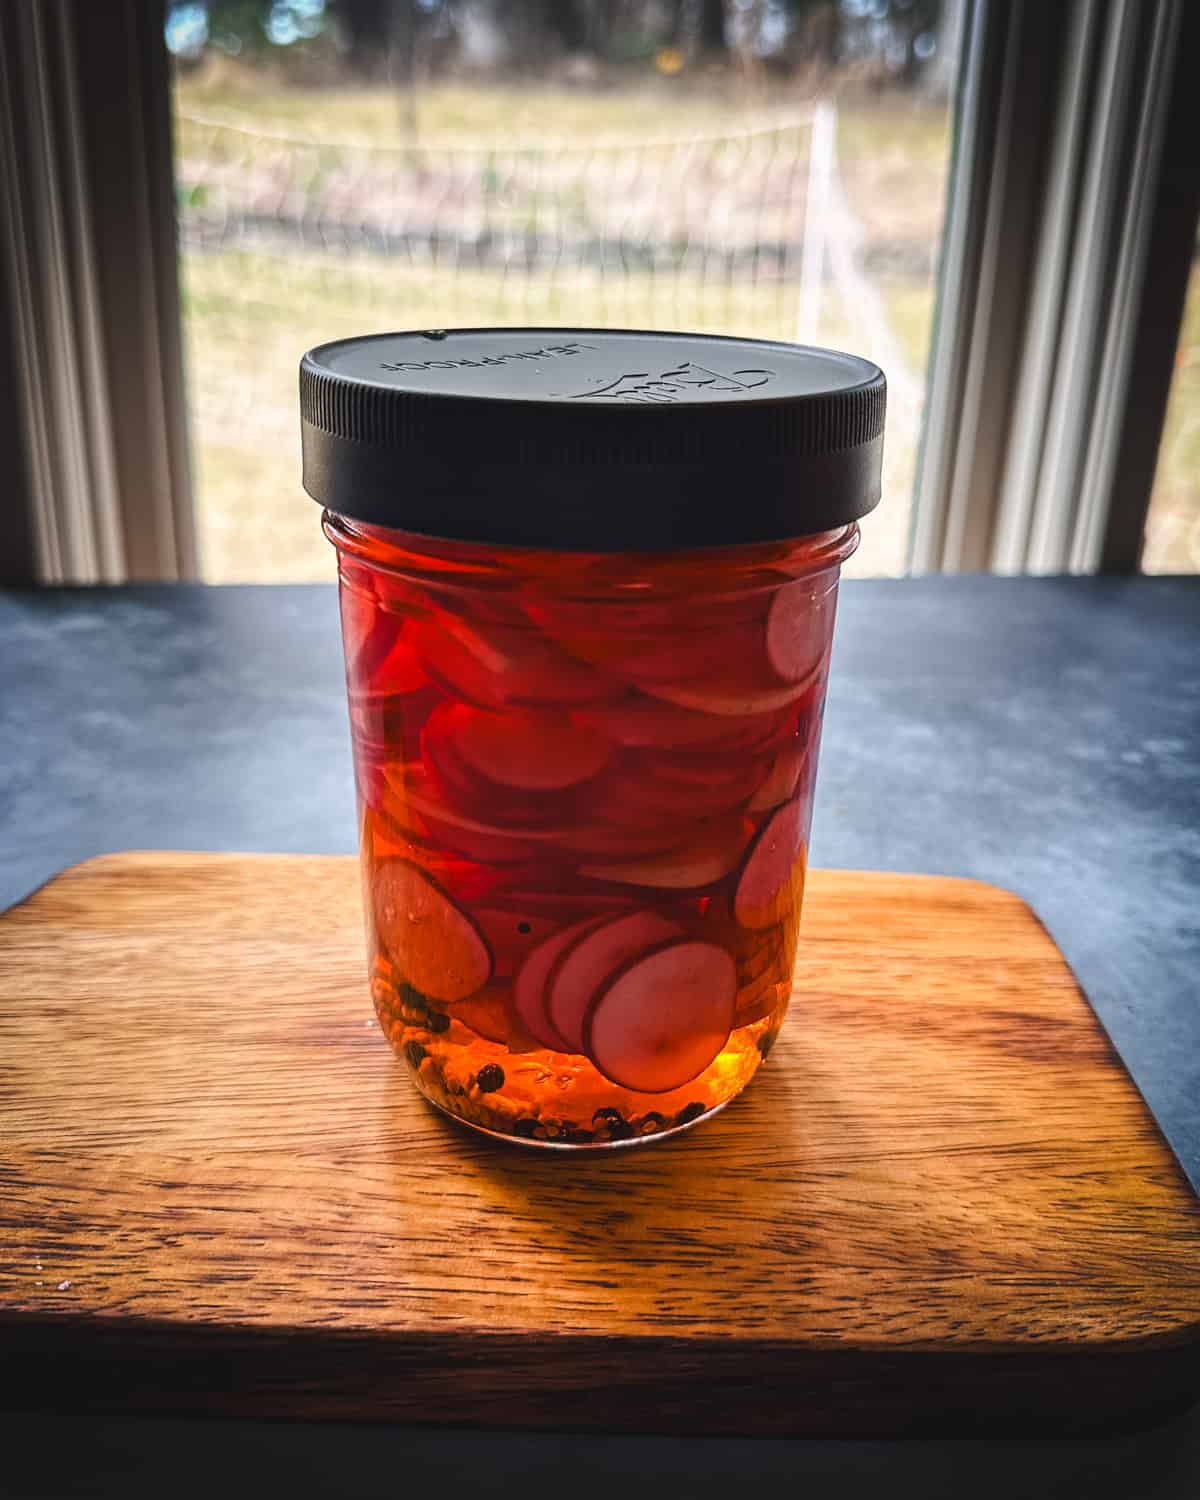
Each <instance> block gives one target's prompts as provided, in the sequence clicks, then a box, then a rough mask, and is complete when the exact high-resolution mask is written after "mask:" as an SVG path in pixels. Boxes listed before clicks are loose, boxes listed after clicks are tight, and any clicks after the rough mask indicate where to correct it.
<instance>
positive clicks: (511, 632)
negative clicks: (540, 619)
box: [442, 616, 622, 707]
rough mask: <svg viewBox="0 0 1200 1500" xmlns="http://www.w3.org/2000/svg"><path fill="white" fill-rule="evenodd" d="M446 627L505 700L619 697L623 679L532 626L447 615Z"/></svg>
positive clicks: (568, 701) (538, 702)
mask: <svg viewBox="0 0 1200 1500" xmlns="http://www.w3.org/2000/svg"><path fill="white" fill-rule="evenodd" d="M442 626H443V629H444V630H445V631H446V632H447V633H448V634H449V635H451V636H453V637H454V639H455V640H456V641H458V643H459V644H460V645H462V646H464V647H465V648H466V649H467V651H469V652H470V653H471V655H472V656H474V657H475V658H476V660H478V661H479V662H480V663H481V664H482V665H483V666H484V667H485V668H486V670H487V671H488V672H489V673H490V674H491V675H492V678H493V680H494V682H495V685H496V690H497V691H498V692H499V694H500V696H501V697H502V698H503V699H504V701H505V702H506V703H512V704H516V705H525V706H528V707H538V706H547V707H555V706H561V707H570V706H572V705H574V704H580V703H599V702H603V700H604V699H606V698H615V697H617V696H618V695H619V694H620V692H621V690H622V689H621V685H620V683H616V682H614V681H613V679H612V678H610V677H605V676H603V675H602V674H601V673H600V672H598V671H596V669H595V667H593V666H589V665H588V664H587V663H585V662H581V661H577V660H576V659H574V658H573V657H570V656H568V655H567V654H566V652H564V651H562V650H561V649H560V648H559V647H558V646H556V645H555V644H554V643H553V642H551V641H546V640H543V639H541V638H540V637H539V636H537V635H534V634H533V632H532V631H530V630H529V629H525V630H521V629H517V628H514V627H513V626H511V625H500V624H495V623H492V622H485V621H481V620H470V621H468V620H465V619H462V618H456V617H453V616H446V617H445V618H444V619H443V621H442Z"/></svg>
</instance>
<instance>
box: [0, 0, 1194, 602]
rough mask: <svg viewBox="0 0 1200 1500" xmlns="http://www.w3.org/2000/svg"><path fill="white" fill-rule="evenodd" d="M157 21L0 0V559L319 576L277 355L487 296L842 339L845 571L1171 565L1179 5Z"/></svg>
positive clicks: (1185, 468) (703, 7)
mask: <svg viewBox="0 0 1200 1500" xmlns="http://www.w3.org/2000/svg"><path fill="white" fill-rule="evenodd" d="M163 16H164V10H163V5H162V0H106V4H105V5H103V6H97V5H95V4H92V3H90V0H53V3H49V0H47V3H41V0H18V3H16V4H13V5H8V6H2V7H0V44H2V45H0V276H2V278H3V279H2V287H3V292H4V303H5V305H4V306H3V307H2V308H0V354H2V355H4V356H6V357H7V358H8V359H9V363H10V366H11V374H12V383H13V386H14V389H15V390H16V392H17V400H16V402H15V403H14V405H13V407H12V409H11V412H10V413H9V416H10V418H11V420H8V421H5V422H3V423H0V457H3V458H4V459H5V460H6V462H7V464H8V467H9V469H10V471H15V472H17V473H18V475H19V476H21V475H22V473H23V476H24V481H25V482H18V484H17V486H16V490H17V493H18V494H21V495H23V496H25V497H26V498H27V504H26V505H25V506H23V507H21V508H20V509H21V510H22V511H23V512H24V513H23V514H21V513H17V508H10V514H8V515H6V516H0V569H2V570H3V572H4V576H5V577H15V578H18V579H21V578H38V579H42V580H44V581H47V582H54V581H73V582H102V581H113V582H116V581H120V580H121V579H124V578H134V579H136V578H171V577H191V576H196V575H197V574H199V575H200V576H203V577H205V578H207V579H210V580H212V581H222V580H231V579H263V580H266V579H289V578H292V579H303V578H326V577H328V576H329V559H328V556H327V554H326V551H325V548H324V544H323V542H322V540H321V537H320V532H319V529H318V528H317V526H316V525H315V524H314V519H313V515H312V511H311V509H310V508H309V507H308V506H307V505H306V503H305V502H304V500H303V498H302V496H301V493H300V489H299V484H298V468H299V463H298V454H297V449H298V439H297V420H296V409H295V408H296V401H295V394H294V392H295V378H296V364H297V359H298V356H299V354H300V353H301V351H302V350H303V349H304V348H305V347H307V346H308V345H310V344H313V343H316V342H318V341H320V340H322V339H327V338H334V337H338V336H341V335H344V334H348V333H352V332H361V331H362V330H364V329H369V328H372V327H375V328H397V327H400V328H402V327H429V326H431V325H432V326H439V325H442V326H444V325H452V324H473V323H474V324H478V323H499V324H504V323H508V324H517V323H530V322H532V323H538V322H541V323H559V324H563V323H572V322H574V323H582V324H587V323H589V322H591V323H598V324H601V325H609V326H613V325H622V324H624V325H631V324H632V325H638V324H642V325H650V326H661V327H666V328H672V327H674V328H679V327H691V328H697V329H702V330H708V331H715V332H736V333H742V334H751V335H753V334H758V335H763V336H767V337H774V338H800V339H807V340H813V341H818V342H821V343H826V344H830V345H834V346H837V345H842V346H844V347H848V348H851V349H854V350H856V351H858V352H861V353H864V354H867V355H869V356H871V357H874V358H875V359H876V360H878V362H879V363H880V364H881V365H882V366H883V367H884V369H885V370H886V371H887V373H888V375H889V377H890V383H891V399H890V413H889V428H888V442H887V445H886V446H887V454H886V460H885V485H886V498H885V503H884V505H883V506H881V507H880V509H879V511H878V512H876V514H875V515H873V516H872V517H871V520H870V523H869V524H868V526H867V527H866V528H865V534H864V545H863V547H862V549H861V551H860V552H859V554H858V556H857V558H856V559H855V560H854V564H853V567H852V571H856V572H858V573H860V574H862V573H883V574H894V573H902V572H907V571H922V570H930V569H933V570H941V569H947V570H963V569H995V570H999V571H1011V572H1024V571H1035V572H1056V571H1074V572H1088V571H1092V570H1094V569H1096V568H1100V567H1103V568H1108V569H1116V570H1131V569H1134V568H1136V567H1137V566H1139V563H1140V559H1141V556H1142V551H1143V543H1144V544H1145V551H1146V557H1147V562H1148V565H1149V566H1151V567H1162V566H1181V565H1184V560H1183V557H1182V554H1181V553H1180V547H1181V546H1182V545H1183V544H1182V543H1181V542H1180V541H1179V537H1180V535H1181V534H1183V533H1187V532H1188V526H1189V525H1190V523H1184V522H1183V521H1181V520H1180V519H1179V518H1180V515H1181V514H1182V512H1181V511H1180V495H1181V494H1182V493H1183V491H1182V490H1181V488H1180V485H1181V483H1182V480H1181V479H1180V478H1179V476H1181V475H1186V474H1187V473H1188V472H1189V470H1190V469H1191V468H1194V463H1192V461H1191V460H1190V459H1189V457H1188V452H1189V450H1188V449H1187V447H1186V445H1187V443H1188V442H1189V441H1190V439H1189V437H1188V434H1189V433H1190V431H1191V428H1190V419H1189V412H1190V410H1191V406H1192V404H1193V403H1192V399H1191V397H1190V396H1189V391H1190V390H1191V386H1192V381H1191V374H1190V371H1191V355H1190V354H1189V353H1188V351H1189V350H1190V349H1191V348H1192V346H1193V343H1194V328H1193V326H1192V325H1193V324H1194V321H1195V315H1194V295H1193V299H1192V302H1191V303H1190V304H1189V309H1190V310H1189V321H1188V324H1187V330H1188V331H1185V333H1184V335H1183V338H1182V341H1181V342H1180V344H1179V355H1178V358H1179V371H1180V373H1179V375H1178V378H1177V380H1176V389H1175V397H1174V400H1173V401H1172V405H1171V417H1170V425H1169V429H1168V430H1169V433H1170V438H1169V442H1168V445H1167V447H1166V448H1165V449H1164V454H1163V461H1162V465H1161V466H1160V477H1159V488H1158V491H1157V498H1156V504H1155V507H1154V510H1153V512H1152V514H1151V515H1150V519H1149V526H1148V528H1147V505H1148V502H1149V497H1150V492H1151V487H1152V476H1153V473H1154V466H1155V460H1156V456H1157V452H1158V440H1159V434H1160V429H1161V427H1162V421H1163V412H1164V410H1165V407H1166V402H1167V389H1168V384H1169V378H1170V368H1171V359H1172V356H1173V355H1174V353H1175V350H1176V340H1177V339H1178V337H1179V331H1178V330H1179V319H1180V310H1181V308H1182V306H1183V301H1184V289H1185V285H1186V280H1187V274H1188V267H1189V263H1190V260H1191V258H1192V255H1193V250H1194V245H1195V234H1196V210H1197V202H1198V201H1200V192H1198V189H1197V177H1196V165H1195V154H1194V145H1193V142H1192V132H1191V127H1190V120H1189V106H1190V102H1191V100H1190V91H1191V86H1192V85H1191V72H1192V69H1191V66H1190V63H1191V59H1193V58H1194V56H1195V55H1196V48H1197V45H1198V44H1200V35H1198V33H1200V6H1194V5H1186V4H1184V3H1183V0H1137V3H1135V0H1067V3H1065V4H1063V5H1061V6H1057V5H1056V6H1043V5H1035V4H1032V3H1024V0H1020V3H1018V0H1013V3H1011V4H1010V3H1008V0H611V3H609V0H562V3H558V0H556V3H555V4H553V5H549V4H547V3H546V0H168V4H167V6H166V28H165V33H164V26H163ZM172 139H173V141H174V152H173V156H172ZM184 345H186V381H185V378H184V353H185V350H184V347H183V346H184ZM185 428H186V430H185ZM189 450H190V455H191V460H192V462H191V465H190V468H191V473H190V475H189ZM1173 455H1179V457H1178V461H1176V459H1175V458H1174V457H1173ZM1191 503H1193V504H1194V502H1191ZM1166 557H1169V558H1174V559H1175V561H1174V562H1169V561H1164V558H1166Z"/></svg>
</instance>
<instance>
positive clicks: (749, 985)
mask: <svg viewBox="0 0 1200 1500" xmlns="http://www.w3.org/2000/svg"><path fill="white" fill-rule="evenodd" d="M780 983H781V981H780V979H779V977H778V975H777V972H776V970H775V969H773V968H772V969H768V970H766V971H765V972H764V973H762V974H760V975H758V976H757V978H755V979H752V980H749V981H748V982H744V983H743V984H742V986H741V988H740V989H739V990H738V992H737V999H736V1001H735V1003H734V1012H733V1024H734V1027H735V1029H736V1028H737V1027H738V1026H751V1025H753V1024H754V1022H755V1021H761V1020H763V1018H764V1017H766V1016H769V1015H770V1014H771V1012H772V1011H773V1010H774V1009H775V1007H776V1006H777V1005H778V1004H779V989H780Z"/></svg>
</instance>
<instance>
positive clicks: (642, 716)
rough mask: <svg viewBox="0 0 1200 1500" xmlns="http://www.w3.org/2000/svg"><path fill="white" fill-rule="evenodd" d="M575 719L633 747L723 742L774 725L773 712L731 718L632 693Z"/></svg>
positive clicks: (667, 746) (584, 712)
mask: <svg viewBox="0 0 1200 1500" xmlns="http://www.w3.org/2000/svg"><path fill="white" fill-rule="evenodd" d="M575 719H576V722H578V723H584V724H591V725H594V726H595V727H596V728H597V729H599V730H601V731H602V732H603V733H604V734H606V735H607V736H608V737H609V739H611V740H614V741H615V742H616V743H617V744H618V745H626V746H629V747H631V748H633V749H638V748H641V747H643V746H661V747H662V748H663V749H672V748H675V747H678V746H683V745H712V744H714V743H725V742H728V741H730V740H736V738H737V737H738V736H746V735H749V736H754V735H759V734H766V733H770V731H771V730H773V729H774V728H775V725H776V719H775V716H774V715H773V714H757V715H755V714H748V715H745V716H743V717H742V718H741V719H734V718H731V717H729V716H725V715H716V714H710V713H698V712H696V711H695V710H694V709H689V708H681V707H678V706H676V705H675V704H672V703H664V702H662V701H660V700H659V699H657V698H650V697H641V696H639V695H634V694H631V695H630V696H629V697H627V698H622V699H621V700H620V701H619V702H617V703H614V704H611V705H606V706H604V707H603V708H591V709H586V710H581V711H580V712H579V713H577V714H576V715H575Z"/></svg>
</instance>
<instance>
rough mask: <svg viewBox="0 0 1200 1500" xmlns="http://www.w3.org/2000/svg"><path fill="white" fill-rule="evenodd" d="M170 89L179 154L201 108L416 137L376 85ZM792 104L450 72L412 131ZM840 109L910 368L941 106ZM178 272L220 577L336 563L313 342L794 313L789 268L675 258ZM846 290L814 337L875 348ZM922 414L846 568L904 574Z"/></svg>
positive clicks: (255, 262)
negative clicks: (658, 267)
mask: <svg viewBox="0 0 1200 1500" xmlns="http://www.w3.org/2000/svg"><path fill="white" fill-rule="evenodd" d="M176 103H177V109H178V111H179V114H180V116H181V118H180V119H179V121H178V122H177V149H178V153H179V156H180V158H181V161H183V162H184V164H185V167H186V163H187V159H188V157H189V153H193V154H194V153H195V152H196V151H197V150H198V149H199V148H200V145H201V140H200V138H201V136H202V134H203V127H201V126H197V125H196V124H195V123H194V121H195V120H196V118H197V117H200V118H213V117H217V118H220V119H224V120H230V121H234V120H236V121H240V122H242V123H246V124H248V125H252V126H253V128H254V129H255V130H258V131H262V132H271V131H276V132H283V133H288V134H292V135H296V134H301V135H303V136H305V137H306V138H310V139H315V140H319V141H322V142H326V143H338V142H347V141H355V140H368V139H369V140H370V141H371V143H372V145H373V146H380V145H385V144H387V143H388V142H393V143H403V142H404V141H406V140H408V139H411V128H410V125H409V124H408V123H406V120H405V118H404V116H403V112H402V109H401V106H400V105H399V103H398V101H397V100H396V98H395V97H394V96H392V95H390V94H389V93H387V92H383V91H301V90H296V89H285V88H278V87H277V88H271V87H259V88H256V89H253V90H249V89H247V88H246V86H245V81H244V79H242V78H238V79H237V80H235V81H232V82H231V81H230V79H229V78H227V77H226V78H217V79H216V80H215V81H214V80H211V79H210V81H209V82H208V83H202V84H195V85H191V84H185V85H182V86H180V88H179V89H178V90H177V96H176ZM797 107H798V106H797V103H796V102H795V101H791V102H789V101H788V100H786V99H774V100H767V101H764V100H763V99H761V98H756V99H753V100H750V101H744V100H739V98H737V97H736V96H733V95H731V96H730V97H729V98H726V99H714V98H712V97H707V96H701V95H698V94H696V93H694V92H689V91H683V92H680V93H678V94H675V93H667V92H666V91H664V90H663V89H657V88H656V89H648V90H645V91H641V92H637V93H610V92H601V93H574V92H571V93H567V92H555V91H550V90H537V89H532V90H531V89H523V90H513V89H499V88H488V89H483V88H477V89H465V88H459V87H446V88H437V89H430V90H429V91H427V92H426V93H424V94H423V95H422V96H421V97H420V99H419V101H418V107H417V131H418V135H419V139H420V140H421V141H422V143H424V144H425V145H427V146H428V147H429V148H430V150H431V151H432V150H434V149H437V148H440V147H444V146H446V145H448V144H452V143H454V142H465V141H467V140H470V141H480V140H484V141H487V140H495V141H496V142H497V143H498V144H505V145H511V143H512V142H513V141H514V140H515V139H521V140H530V141H536V142H541V143H544V142H547V141H550V140H553V139H559V140H568V141H572V140H574V141H587V142H593V141H596V140H599V139H607V140H612V139H614V138H620V139H624V140H634V141H638V140H641V141H644V140H645V139H646V138H647V137H648V136H652V137H655V138H661V137H664V136H684V135H687V134H688V133H690V132H703V133H716V132H721V131H732V130H736V129H738V128H739V127H740V126H743V125H746V124H749V123H753V122H758V121H762V120H764V119H769V118H780V117H781V114H782V112H783V111H784V110H785V109H789V108H790V109H791V110H792V111H793V113H794V112H795V111H796V109H797ZM838 118H839V124H838V134H837V153H838V172H839V175H840V179H841V182H842V185H843V187H844V190H845V193H846V198H847V200H848V202H849V205H850V207H851V210H852V212H853V213H854V215H855V216H856V218H857V220H858V222H859V224H860V226H861V229H862V235H863V247H864V250H865V251H867V252H869V251H870V250H871V249H872V247H875V246H883V247H885V248H891V249H894V248H895V247H899V262H900V264H901V266H904V267H906V269H904V270H902V271H898V272H892V271H889V272H888V273H886V274H880V273H876V272H872V273H871V278H872V285H873V286H874V287H875V289H876V291H877V292H878V294H879V296H880V299H881V304H882V307H883V310H884V314H885V317H886V322H887V325H888V330H889V332H890V338H891V341H892V347H891V350H890V354H891V358H892V359H893V360H895V359H900V360H902V361H903V363H904V364H905V365H906V366H907V370H908V373H909V374H910V375H911V376H912V377H913V378H914V382H917V381H919V380H920V378H921V376H922V375H923V371H924V365H925V358H926V351H927V346H928V340H929V333H930V326H931V319H932V308H933V296H932V287H931V282H932V277H931V275H930V273H929V271H928V269H927V268H922V267H921V265H920V262H922V261H924V262H926V263H928V262H930V261H931V260H932V256H933V250H934V246H935V245H936V240H937V235H938V232H939V227H940V221H941V212H942V198H943V184H944V175H945V170H946V164H947V158H948V139H947V121H946V118H945V115H944V113H943V112H939V111H933V110H930V109H921V110H917V109H912V108H909V107H900V106H886V107H885V106H872V107H871V108H870V109H868V108H866V107H865V106H862V105H856V106H855V105H849V104H844V105H842V106H841V108H840V109H839V117H838ZM332 149H333V151H334V154H335V155H336V146H335V147H334V148H332ZM268 153H269V146H265V147H264V148H263V154H264V155H266V154H268ZM914 259H915V261H916V262H917V263H918V264H917V269H916V270H915V271H914V270H913V269H912V266H913V262H914ZM182 280H183V296H184V316H185V334H186V349H187V358H188V372H189V399H190V407H191V418H192V437H193V461H194V468H195V489H196V494H197V511H198V519H199V526H200V542H201V552H202V565H203V570H204V575H205V577H207V578H209V579H211V580H212V581H233V580H242V579H257V580H264V581H265V580H280V581H282V580H288V579H297V580H298V579H311V578H327V577H329V576H331V569H332V559H331V557H330V555H329V550H328V548H327V545H326V544H325V542H324V539H323V538H322V536H321V534H320V530H319V526H318V524H317V522H318V515H317V511H316V507H315V506H314V505H313V504H312V503H311V502H309V501H306V499H305V498H304V496H303V493H302V491H301V490H300V487H299V483H298V474H299V451H298V449H299V443H298V418H297V413H296V397H295V382H296V364H297V361H298V358H299V355H300V354H301V353H302V351H303V350H304V348H306V347H308V346H309V345H311V344H315V343H318V342H321V341H322V340H325V339H329V338H337V337H341V336H345V335H349V334H354V333H361V332H364V331H369V330H376V329H383V328H389V327H390V328H405V327H414V326H415V327H422V326H424V327H428V326H454V325H471V324H486V323H497V324H512V323H534V324H536V323H577V324H581V325H584V326H588V325H592V326H621V325H624V326H630V327H660V328H692V329H696V330H699V331H707V332H716V333H738V334H745V335H751V336H760V337H769V338H789V337H793V336H794V335H795V330H796V320H797V310H798V308H797V304H798V288H797V286H796V284H795V282H794V280H781V279H775V280H771V279H769V278H767V279H757V280H754V279H744V280H743V279H738V278H736V277H734V278H732V279H728V278H726V279H722V278H715V279H706V278H705V277H704V276H702V275H698V274H696V273H695V272H694V271H687V270H673V271H671V272H670V273H669V274H666V275H663V274H654V273H649V272H644V271H634V270H627V271H623V272H622V273H621V274H619V275H615V274H613V273H612V271H611V270H607V271H604V272H601V271H600V270H599V269H593V270H588V269H587V268H579V267H575V268H571V267H566V268H564V269H563V270H562V271H555V272H554V273H553V274H544V273H540V272H537V273H528V274H527V273H524V272H521V273H514V272H511V271H510V272H508V273H505V272H504V271H501V270H497V269H496V268H491V269H488V268H475V267H468V266H459V267H454V266H453V265H446V264H442V263H438V262H437V261H436V260H430V261H429V262H428V263H425V264H419V263H418V264H414V263H412V262H410V261H409V260H408V259H405V258H399V257H388V256H381V255H370V254H366V253H349V252H347V253H314V252H313V251H312V250H311V249H305V248H304V247H302V246H296V247H295V248H290V247H287V248H284V249H281V248H280V247H279V246H278V245H276V246H272V247H266V246H264V247H262V248H258V247H249V248H247V247H238V248H235V249H229V248H225V249H208V250H204V249H198V248H191V249H189V250H187V251H186V252H185V254H184V257H183V266H182ZM854 300H855V299H853V298H847V297H846V296H845V295H844V294H838V293H837V292H836V290H835V289H833V288H832V287H830V288H828V289H827V294H826V295H825V296H824V298H823V301H822V306H821V320H820V325H819V330H818V336H819V338H820V341H821V342H824V343H828V344H831V345H834V346H839V347H850V348H855V349H856V350H857V351H858V352H862V353H865V354H867V355H871V354H876V355H877V356H878V355H879V351H877V350H873V349H872V348H871V347H870V346H869V335H866V334H864V332H863V330H862V329H861V328H860V327H859V324H858V321H857V317H858V312H859V309H858V308H857V307H856V306H854V305H848V303H852V302H853V301H854ZM881 362H884V363H887V361H886V360H884V359H882V358H881ZM894 410H895V408H894ZM918 422H919V412H917V413H915V414H914V413H912V412H910V413H908V415H907V416H906V417H905V418H904V420H903V421H900V420H893V422H892V423H891V425H890V428H889V435H888V445H887V460H886V473H885V484H886V489H885V496H886V498H885V503H884V505H883V506H881V508H880V511H879V512H878V513H877V514H876V515H875V516H874V517H872V518H871V520H870V521H869V522H868V523H867V526H866V527H865V535H864V543H863V547H862V549H861V550H860V552H859V554H858V557H857V559H856V560H855V562H854V563H853V564H852V565H851V569H852V571H855V572H858V573H896V572H899V571H902V569H903V567H904V562H905V554H906V539H907V529H908V515H909V498H910V493H911V488H912V482H913V477H914V471H915V459H916V450H917V441H918V431H917V425H918Z"/></svg>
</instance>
